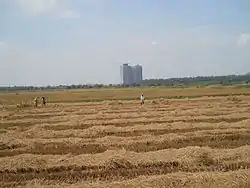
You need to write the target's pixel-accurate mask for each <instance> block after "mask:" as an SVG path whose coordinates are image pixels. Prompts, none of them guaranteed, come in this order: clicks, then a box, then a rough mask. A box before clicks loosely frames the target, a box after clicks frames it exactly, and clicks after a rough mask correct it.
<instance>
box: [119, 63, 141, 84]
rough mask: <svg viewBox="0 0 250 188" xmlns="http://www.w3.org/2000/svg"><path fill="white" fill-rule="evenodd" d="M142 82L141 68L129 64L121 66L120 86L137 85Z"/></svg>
mask: <svg viewBox="0 0 250 188" xmlns="http://www.w3.org/2000/svg"><path fill="white" fill-rule="evenodd" d="M141 81H142V66H141V65H135V66H131V65H129V64H127V63H126V64H123V65H121V84H123V85H132V84H139V83H140V82H141Z"/></svg>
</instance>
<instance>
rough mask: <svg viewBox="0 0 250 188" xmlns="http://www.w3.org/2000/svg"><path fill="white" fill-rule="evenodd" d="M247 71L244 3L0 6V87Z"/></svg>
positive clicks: (125, 0)
mask: <svg viewBox="0 0 250 188" xmlns="http://www.w3.org/2000/svg"><path fill="white" fill-rule="evenodd" d="M124 61H130V63H131V64H142V66H143V76H144V78H169V77H184V76H198V75H225V74H237V73H239V74H241V73H243V74H244V73H246V72H250V1H249V0H0V71H1V72H0V86H4V85H7V86H8V85H47V84H50V85H57V84H86V83H104V84H107V83H120V75H119V74H120V64H122V63H123V62H124Z"/></svg>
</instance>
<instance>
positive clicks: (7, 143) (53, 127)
mask: <svg viewBox="0 0 250 188" xmlns="http://www.w3.org/2000/svg"><path fill="white" fill-rule="evenodd" d="M140 92H141V89H135V90H132V89H130V90H129V89H125V90H118V89H117V90H74V91H61V92H59V91H55V92H46V93H38V92H29V93H28V92H26V93H25V92H23V93H18V94H15V93H2V94H0V100H1V101H2V105H1V104H0V182H1V184H0V187H27V188H31V187H51V188H52V187H56V188H57V187H58V188H59V187H70V188H80V187H103V188H105V187H190V188H191V187H192V188H193V187H196V188H198V187H199V188H203V187H204V188H205V187H226V188H233V187H235V188H236V187H243V188H248V187H250V96H248V94H250V90H249V89H244V88H243V89H237V90H236V89H235V88H222V89H213V88H212V89H211V88H199V89H172V90H171V89H165V90H164V89H155V90H153V89H144V90H143V92H144V94H145V96H146V97H152V98H153V97H159V96H168V97H170V98H171V97H172V99H154V100H146V103H145V105H144V106H141V105H140V104H139V102H138V101H136V100H126V101H116V100H114V101H107V100H106V101H101V102H76V101H78V100H79V101H80V100H81V97H82V98H84V99H86V98H87V99H113V98H116V99H120V98H124V99H125V98H126V99H128V98H133V97H134V98H136V97H138V95H140ZM231 94H236V95H238V96H234V97H233V96H227V95H231ZM239 94H242V95H239ZM36 95H37V96H41V95H46V96H47V97H49V101H50V102H52V103H49V104H48V106H46V107H38V108H33V107H26V108H24V107H21V108H17V107H16V106H15V105H14V104H17V103H19V102H21V101H27V100H30V98H31V97H34V96H36ZM219 95H220V96H219ZM174 96H190V97H189V98H183V99H174ZM194 96H195V97H196V98H193V97H194ZM199 96H200V97H199ZM207 96H213V97H207ZM64 100H65V101H67V102H63V101H64Z"/></svg>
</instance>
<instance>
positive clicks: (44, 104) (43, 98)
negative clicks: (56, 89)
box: [34, 97, 46, 107]
mask: <svg viewBox="0 0 250 188" xmlns="http://www.w3.org/2000/svg"><path fill="white" fill-rule="evenodd" d="M41 103H42V106H46V99H45V97H41ZM34 106H35V107H37V106H38V98H37V97H36V98H35V99H34Z"/></svg>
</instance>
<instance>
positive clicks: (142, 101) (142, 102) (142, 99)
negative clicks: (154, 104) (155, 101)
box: [140, 94, 145, 105]
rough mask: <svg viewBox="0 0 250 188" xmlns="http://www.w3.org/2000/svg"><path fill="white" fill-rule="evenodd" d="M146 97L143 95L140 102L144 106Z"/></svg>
mask: <svg viewBox="0 0 250 188" xmlns="http://www.w3.org/2000/svg"><path fill="white" fill-rule="evenodd" d="M144 99H145V98H144V96H143V94H142V95H141V97H140V100H141V105H143V104H144Z"/></svg>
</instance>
